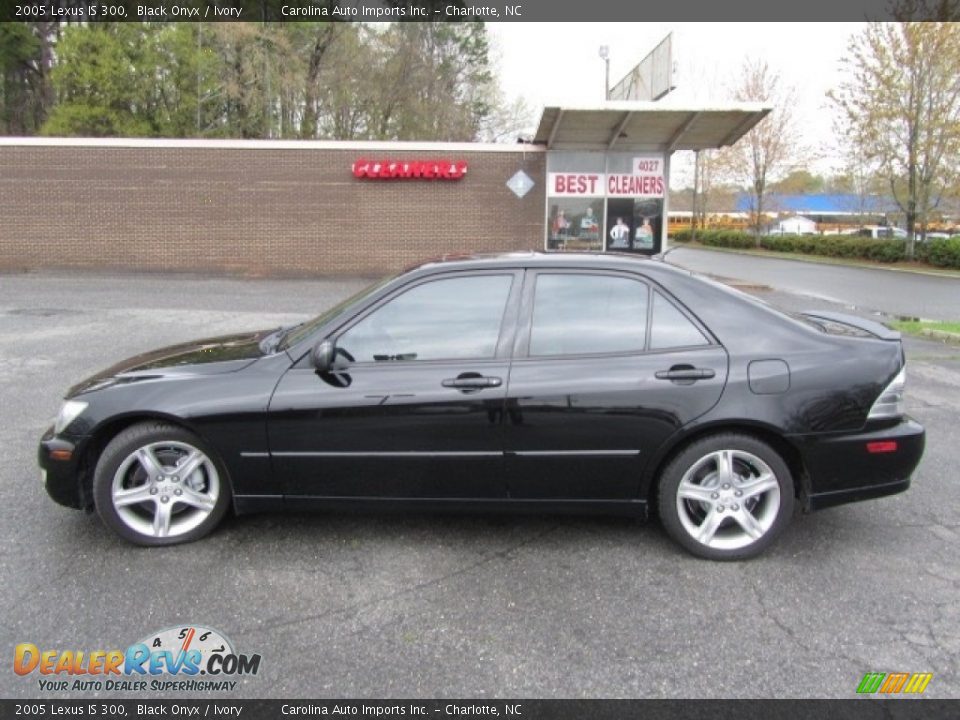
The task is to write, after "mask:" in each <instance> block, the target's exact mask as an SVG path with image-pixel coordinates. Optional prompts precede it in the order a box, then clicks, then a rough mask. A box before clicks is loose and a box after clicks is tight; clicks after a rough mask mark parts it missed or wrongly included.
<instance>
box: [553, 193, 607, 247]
mask: <svg viewBox="0 0 960 720" xmlns="http://www.w3.org/2000/svg"><path fill="white" fill-rule="evenodd" d="M603 204H604V203H603V200H602V199H601V198H595V199H577V198H565V197H561V198H551V199H550V217H549V218H548V229H547V249H548V250H567V251H575V250H578V251H583V250H602V249H603V240H602V238H601V236H600V233H601V232H602V228H603V225H604V215H603Z"/></svg>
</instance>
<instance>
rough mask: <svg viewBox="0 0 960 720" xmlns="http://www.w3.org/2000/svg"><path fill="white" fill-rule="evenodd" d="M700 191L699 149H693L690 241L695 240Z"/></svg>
mask: <svg viewBox="0 0 960 720" xmlns="http://www.w3.org/2000/svg"><path fill="white" fill-rule="evenodd" d="M699 193H700V151H699V150H694V151H693V201H692V202H691V212H690V242H696V240H697V195H698V194H699Z"/></svg>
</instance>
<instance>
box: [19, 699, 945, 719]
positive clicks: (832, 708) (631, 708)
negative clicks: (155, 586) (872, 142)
mask: <svg viewBox="0 0 960 720" xmlns="http://www.w3.org/2000/svg"><path fill="white" fill-rule="evenodd" d="M958 712H960V701H958V700H919V699H918V700H867V699H863V700H223V701H218V700H210V701H206V700H184V701H178V700H137V701H132V700H104V699H96V700H89V701H87V700H49V699H46V700H43V699H41V700H25V701H14V700H0V718H32V719H37V720H46V719H47V718H61V719H62V718H65V717H95V718H102V720H116V719H118V718H130V719H131V720H138V719H139V718H147V717H182V718H219V717H232V718H243V719H244V720H261V719H262V720H266V719H267V718H269V719H270V720H277V719H280V718H310V719H311V720H313V719H315V718H381V719H382V718H388V719H391V720H392V719H394V718H403V720H409V719H410V718H435V719H436V720H450V719H452V718H457V719H460V718H477V717H482V718H511V719H513V720H548V719H549V720H631V719H633V718H637V719H638V720H639V719H640V718H642V719H643V720H700V718H704V719H705V720H706V719H707V718H709V719H710V720H940V719H941V718H956V717H957V716H958Z"/></svg>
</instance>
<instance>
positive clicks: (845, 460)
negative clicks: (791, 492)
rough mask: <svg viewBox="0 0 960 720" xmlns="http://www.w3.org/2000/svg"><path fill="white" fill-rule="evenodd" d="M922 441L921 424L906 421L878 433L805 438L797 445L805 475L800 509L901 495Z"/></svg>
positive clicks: (918, 455) (915, 465) (917, 458)
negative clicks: (805, 487) (806, 480)
mask: <svg viewBox="0 0 960 720" xmlns="http://www.w3.org/2000/svg"><path fill="white" fill-rule="evenodd" d="M925 441H926V431H925V430H924V429H923V426H922V425H920V424H919V423H917V422H915V421H914V420H912V419H910V418H906V417H905V418H904V419H903V420H902V421H901V422H900V423H899V424H897V425H894V426H893V427H888V428H884V429H882V430H874V431H870V432H863V433H857V434H856V435H840V436H833V435H831V436H826V437H824V436H818V437H807V438H805V439H804V440H803V441H801V443H799V444H800V447H801V452H802V454H803V459H804V464H805V465H806V468H807V471H808V473H809V475H810V486H809V488H808V492H807V498H806V508H807V509H808V510H821V509H823V508H827V507H832V506H834V505H842V504H844V503H849V502H857V501H859V500H870V499H872V498H878V497H884V496H886V495H894V494H896V493H900V492H903V491H904V490H906V489H907V488H909V487H910V478H911V476H912V475H913V472H914V471H915V470H916V468H917V465H919V464H920V458H921V457H923V449H924V444H925ZM871 448H872V450H873V451H871Z"/></svg>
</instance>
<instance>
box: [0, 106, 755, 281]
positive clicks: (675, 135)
mask: <svg viewBox="0 0 960 720" xmlns="http://www.w3.org/2000/svg"><path fill="white" fill-rule="evenodd" d="M766 112H767V109H766V108H762V107H759V106H747V105H738V106H736V107H728V108H723V109H716V110H714V109H693V110H690V109H668V108H664V107H663V106H662V105H660V104H656V105H654V104H652V103H609V104H607V105H606V106H604V108H602V109H567V108H546V109H545V110H544V113H543V116H542V118H541V122H540V126H539V128H538V131H537V134H536V136H535V138H534V140H533V142H531V143H520V144H516V145H484V144H456V143H407V142H389V143H373V142H310V141H306V142H295V141H294V142H290V141H270V140H243V141H241V140H154V139H83V138H0V270H23V269H28V270H29V269H36V268H52V267H76V268H109V269H130V270H151V271H161V270H163V271H189V272H215V273H240V274H278V275H335V274H361V275H378V274H383V273H385V272H388V271H395V270H398V269H401V268H402V267H404V266H407V265H409V264H411V263H413V262H416V261H417V260H420V259H423V258H428V257H435V256H438V255H442V254H445V253H456V252H467V251H480V252H484V251H504V250H527V249H548V250H597V251H603V250H623V251H632V252H639V253H646V254H652V253H655V252H659V251H661V250H662V249H663V247H664V243H665V235H666V227H665V223H663V222H662V219H663V218H665V217H666V211H667V208H666V192H665V190H666V187H667V185H668V182H669V159H670V154H671V153H672V152H673V151H675V150H680V149H698V148H703V147H720V146H722V145H728V144H731V143H733V142H735V141H736V140H737V139H738V138H739V137H740V136H742V135H743V133H745V132H746V131H748V130H749V129H750V128H751V127H753V125H754V124H756V123H757V122H759V121H760V119H762V118H763V116H764V115H765V114H766ZM457 168H459V169H461V170H465V172H462V173H461V172H459V171H458V170H457ZM448 170H449V171H448ZM383 175H392V176H393V177H381V176H383ZM418 175H419V177H418ZM444 175H446V176H447V177H443V176H444ZM373 176H376V177H373ZM429 176H433V177H429ZM450 176H453V177H450Z"/></svg>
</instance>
